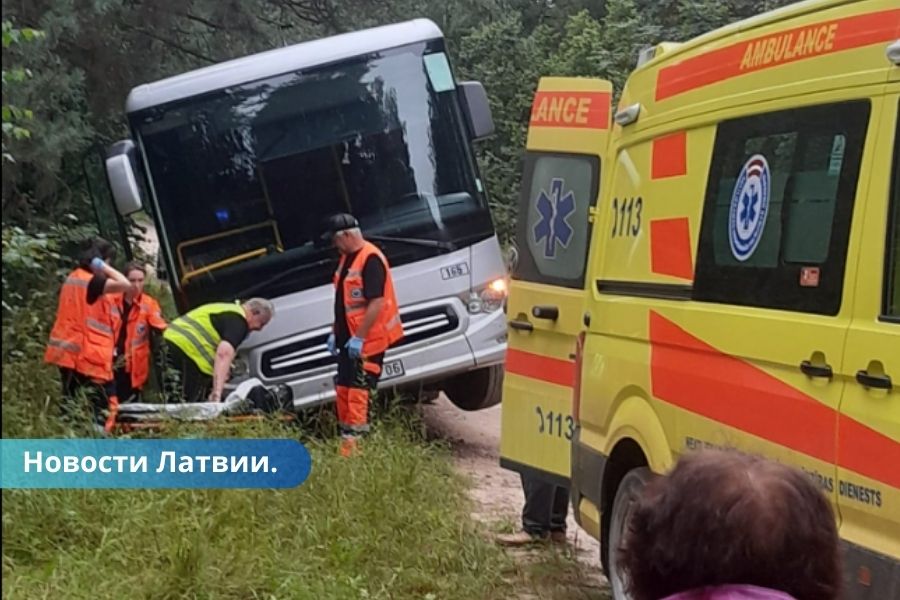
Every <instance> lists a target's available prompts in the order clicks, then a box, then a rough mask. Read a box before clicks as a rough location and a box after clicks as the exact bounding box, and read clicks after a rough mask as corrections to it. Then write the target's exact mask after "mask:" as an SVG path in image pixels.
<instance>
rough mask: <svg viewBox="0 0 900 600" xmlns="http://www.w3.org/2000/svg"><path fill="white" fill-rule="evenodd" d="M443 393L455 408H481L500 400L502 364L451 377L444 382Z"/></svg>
mask: <svg viewBox="0 0 900 600" xmlns="http://www.w3.org/2000/svg"><path fill="white" fill-rule="evenodd" d="M442 387H443V388H444V393H445V394H446V395H447V397H448V398H449V399H450V401H451V402H453V404H455V405H456V407H457V408H460V409H462V410H481V409H483V408H489V407H491V406H494V405H495V404H498V403H499V402H500V394H501V392H502V391H503V365H494V366H493V367H485V368H482V369H476V370H474V371H469V372H468V373H463V374H461V375H457V376H455V377H451V378H450V379H448V380H447V381H445V382H444V384H443V386H442Z"/></svg>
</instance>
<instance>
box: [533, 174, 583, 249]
mask: <svg viewBox="0 0 900 600" xmlns="http://www.w3.org/2000/svg"><path fill="white" fill-rule="evenodd" d="M535 208H536V209H537V213H538V220H537V223H535V224H534V227H533V228H532V234H533V236H534V243H535V244H542V246H543V257H544V258H546V259H550V260H553V259H555V258H556V252H557V247H558V246H561V247H562V248H568V247H569V242H571V241H572V236H573V234H574V231H573V230H572V226H571V225H570V224H569V221H568V219H569V217H570V216H571V215H572V213H574V212H575V194H574V193H573V192H572V190H570V189H569V190H567V189H566V182H565V180H564V179H562V178H559V177H555V178H553V179H552V180H551V181H550V192H549V193H547V191H546V190H544V189H541V191H540V193H539V194H538V195H537V197H536V198H535Z"/></svg>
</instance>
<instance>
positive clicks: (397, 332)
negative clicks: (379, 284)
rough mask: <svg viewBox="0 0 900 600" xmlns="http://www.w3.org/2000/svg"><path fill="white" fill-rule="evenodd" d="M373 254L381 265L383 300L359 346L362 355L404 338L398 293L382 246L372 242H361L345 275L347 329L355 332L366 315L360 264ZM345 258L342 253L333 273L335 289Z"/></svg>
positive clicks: (362, 265)
mask: <svg viewBox="0 0 900 600" xmlns="http://www.w3.org/2000/svg"><path fill="white" fill-rule="evenodd" d="M373 254H374V255H375V256H377V257H378V259H379V260H380V261H381V263H382V264H383V265H384V272H385V273H384V304H383V305H382V307H381V312H380V313H379V314H378V318H377V319H376V320H375V323H373V324H372V328H371V329H369V335H367V336H366V339H365V340H364V343H363V350H362V352H363V355H364V356H375V355H376V354H381V353H382V352H384V351H385V350H387V349H388V348H389V347H390V346H391V345H393V344H395V343H397V342H398V341H399V340H400V339H402V338H403V324H402V323H401V322H400V310H399V305H398V304H397V296H396V295H395V293H394V281H393V278H392V277H391V268H390V265H389V264H388V261H387V258H385V256H384V254H382V253H381V250H379V249H378V247H377V246H375V244H372V243H371V242H365V243H364V244H363V247H362V249H361V250H360V251H359V252H358V253H357V254H356V257H355V258H354V259H353V262H352V263H351V264H350V268H349V269H348V270H347V276H346V277H345V278H344V288H343V291H344V313H345V314H346V318H347V329H348V330H349V331H350V335H351V336H355V335H356V332H357V331H359V326H360V325H361V324H362V322H363V318H364V317H365V314H366V307H367V306H368V301H367V300H366V297H365V295H364V294H363V267H365V264H366V260H368V258H369V257H370V256H372V255H373ZM346 260H347V257H346V256H344V255H341V260H340V263H338V268H337V271H336V272H335V274H334V286H335V291H337V285H338V282H339V281H340V274H341V270H342V269H343V268H344V263H345V261H346Z"/></svg>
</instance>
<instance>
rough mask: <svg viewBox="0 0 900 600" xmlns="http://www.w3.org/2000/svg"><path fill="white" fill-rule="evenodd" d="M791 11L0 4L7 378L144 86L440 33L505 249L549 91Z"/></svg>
mask: <svg viewBox="0 0 900 600" xmlns="http://www.w3.org/2000/svg"><path fill="white" fill-rule="evenodd" d="M788 3H789V1H788V0H3V2H2V7H3V170H2V203H3V204H2V206H3V236H2V237H3V309H2V310H3V313H2V314H3V341H4V348H3V360H4V368H5V367H6V366H7V364H8V363H7V360H9V359H11V358H12V357H14V356H18V355H17V354H15V353H17V352H19V353H21V352H24V348H23V346H25V345H27V344H29V343H38V345H40V343H42V342H43V340H45V339H46V337H45V336H46V327H47V326H48V321H49V318H47V316H46V315H47V313H46V312H45V311H46V310H52V308H53V304H54V302H55V296H56V291H57V290H56V288H57V285H58V281H59V280H58V276H59V275H60V271H65V270H67V269H68V268H69V267H70V264H71V263H70V261H69V258H68V257H70V256H71V253H72V250H73V244H74V243H76V242H77V241H78V240H79V239H81V238H83V237H84V236H85V235H87V234H89V233H91V232H92V231H94V230H95V229H96V228H97V226H98V225H97V223H98V220H99V221H101V222H103V223H104V226H105V229H107V230H108V229H109V228H110V227H111V225H110V223H111V221H110V218H109V215H104V213H103V212H102V211H98V210H97V209H96V208H95V206H94V205H93V204H92V201H91V193H90V192H91V190H92V191H93V193H94V194H96V195H97V196H98V200H99V204H101V206H106V205H105V204H104V197H103V193H104V192H105V190H104V188H105V182H104V179H103V174H102V170H101V169H100V164H101V163H100V160H99V157H100V156H101V154H100V153H101V152H103V149H104V148H106V147H108V146H109V144H110V143H111V142H113V141H115V140H117V139H120V138H122V137H124V136H126V135H127V129H126V126H125V121H124V119H123V116H122V109H123V106H124V101H125V97H126V96H127V94H128V91H129V90H130V89H131V88H132V87H134V86H135V85H138V84H141V83H145V82H149V81H153V80H156V79H159V78H162V77H167V76H170V75H174V74H177V73H180V72H183V71H186V70H189V69H193V68H197V67H201V66H204V65H207V64H211V63H215V62H219V61H222V60H227V59H230V58H234V57H237V56H241V55H245V54H247V53H251V52H256V51H261V50H265V49H269V48H272V47H278V46H282V45H287V44H291V43H296V42H299V41H303V40H308V39H312V38H316V37H321V36H325V35H329V34H332V33H336V32H341V31H347V30H353V29H358V28H362V27H367V26H373V25H378V24H385V23H389V22H395V21H401V20H405V19H409V18H412V17H420V16H421V17H428V18H431V19H433V20H434V21H435V22H436V23H437V24H438V25H439V26H440V27H441V28H442V30H443V31H444V33H445V35H446V37H447V40H448V45H449V48H450V52H451V55H452V60H453V61H454V66H455V69H456V76H457V78H458V79H460V80H462V79H477V80H480V81H481V82H482V83H483V84H484V85H485V88H486V89H487V92H488V95H489V98H490V102H491V106H492V110H493V114H494V120H495V122H496V126H497V133H496V135H495V136H494V137H493V138H491V139H490V140H488V141H486V142H484V143H482V144H480V145H479V149H478V154H479V160H480V164H481V168H482V171H483V175H484V177H485V179H486V186H487V190H488V193H489V194H490V197H491V204H492V208H493V214H494V220H495V224H496V226H497V229H498V232H499V233H500V236H501V238H502V239H503V240H504V241H506V240H508V238H509V236H510V234H511V232H512V231H513V228H514V225H515V219H516V214H515V208H514V207H515V202H516V199H517V196H518V193H519V177H520V173H521V160H522V155H523V147H524V142H525V132H526V124H527V120H528V114H529V110H530V105H531V97H532V94H533V92H534V88H535V86H536V85H537V81H538V79H539V77H540V76H541V75H578V76H593V77H602V78H607V79H610V80H612V81H613V83H614V85H615V86H616V88H617V89H620V88H621V85H622V83H623V82H624V80H625V77H626V76H627V73H628V71H629V70H630V69H631V68H632V66H633V65H634V61H635V58H636V56H637V54H638V52H639V50H640V49H642V48H644V47H646V46H647V45H650V44H654V43H657V42H659V41H663V40H674V41H679V40H684V39H686V38H688V37H690V36H693V35H697V34H699V33H702V32H704V31H708V30H710V29H712V28H714V27H717V26H720V25H723V24H726V23H728V22H731V21H734V20H736V19H740V18H744V17H747V16H751V15H754V14H757V13H759V12H762V11H764V10H768V9H772V8H775V7H777V6H779V5H783V4H788ZM112 223H114V221H112ZM128 230H129V231H128V233H129V236H130V237H131V238H132V239H136V238H138V237H140V235H141V231H140V225H139V224H138V223H137V222H134V221H130V222H129V223H128ZM120 256H121V255H120ZM36 311H37V312H36ZM7 342H9V345H8V344H7ZM23 356H24V355H23ZM4 388H5V389H4V392H5V391H6V386H4ZM5 395H6V394H5V393H4V396H5Z"/></svg>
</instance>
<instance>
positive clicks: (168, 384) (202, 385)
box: [163, 342, 212, 402]
mask: <svg viewBox="0 0 900 600" xmlns="http://www.w3.org/2000/svg"><path fill="white" fill-rule="evenodd" d="M163 352H164V353H165V356H166V372H165V374H164V377H163V380H164V382H163V388H164V389H165V392H166V398H167V399H168V401H169V402H206V401H207V399H208V398H209V392H210V390H211V388H212V377H210V376H209V375H207V374H206V373H204V372H203V371H201V370H200V369H199V368H197V364H196V363H195V362H194V361H193V359H191V358H190V357H189V356H188V355H187V354H185V353H184V352H183V351H182V350H181V348H179V347H178V346H176V345H175V344H169V343H168V342H164V343H163Z"/></svg>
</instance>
